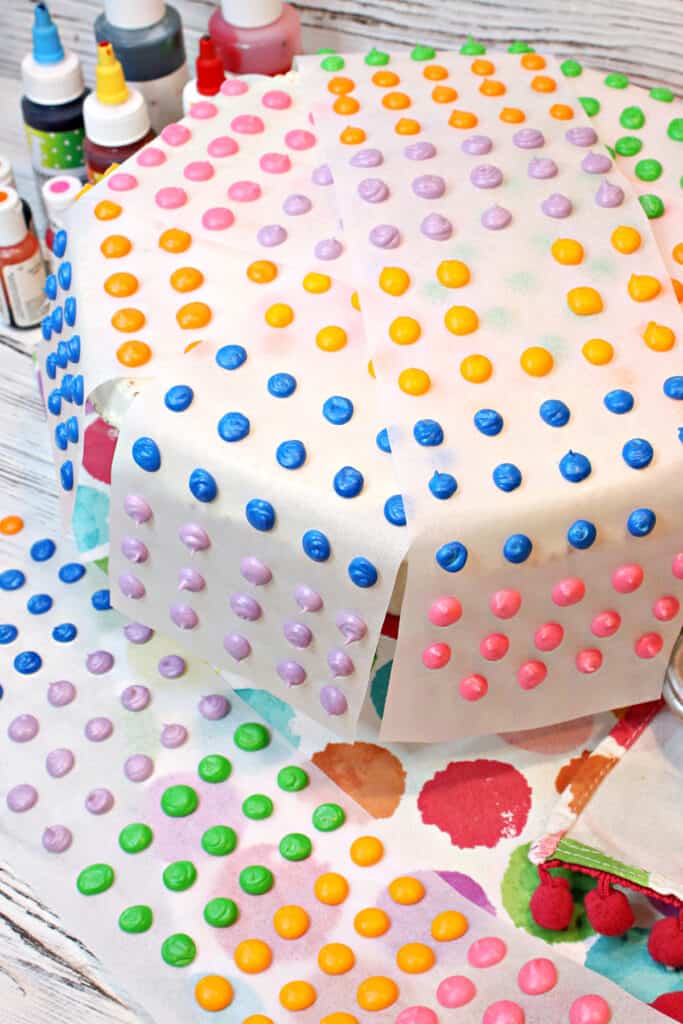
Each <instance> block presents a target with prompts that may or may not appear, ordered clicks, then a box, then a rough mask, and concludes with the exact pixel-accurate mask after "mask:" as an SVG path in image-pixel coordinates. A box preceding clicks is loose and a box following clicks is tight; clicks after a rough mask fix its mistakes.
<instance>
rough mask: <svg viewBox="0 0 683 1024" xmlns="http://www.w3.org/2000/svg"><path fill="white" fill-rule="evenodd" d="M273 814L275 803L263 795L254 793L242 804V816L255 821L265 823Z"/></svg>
mask: <svg viewBox="0 0 683 1024" xmlns="http://www.w3.org/2000/svg"><path fill="white" fill-rule="evenodd" d="M272 813H273V801H272V800H271V799H270V797H269V796H265V795H264V794H263V793H253V794H252V795H251V796H248V797H247V798H246V800H245V801H244V802H243V803H242V814H243V815H244V816H245V818H252V819H253V820H254V821H263V820H264V818H269V817H270V816H271V814H272Z"/></svg>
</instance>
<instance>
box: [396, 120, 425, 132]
mask: <svg viewBox="0 0 683 1024" xmlns="http://www.w3.org/2000/svg"><path fill="white" fill-rule="evenodd" d="M394 131H395V132H396V134H397V135H417V134H418V132H421V131H422V125H421V124H420V122H419V121H416V120H415V118H413V117H402V118H400V120H398V121H397V122H396V124H395V125H394Z"/></svg>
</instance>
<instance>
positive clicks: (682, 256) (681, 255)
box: [671, 242, 683, 264]
mask: <svg viewBox="0 0 683 1024" xmlns="http://www.w3.org/2000/svg"><path fill="white" fill-rule="evenodd" d="M671 255H672V257H673V259H674V260H675V262H676V263H681V264H683V242H679V243H678V244H677V245H674V247H673V249H672V250H671Z"/></svg>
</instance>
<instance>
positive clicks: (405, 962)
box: [396, 942, 436, 974]
mask: <svg viewBox="0 0 683 1024" xmlns="http://www.w3.org/2000/svg"><path fill="white" fill-rule="evenodd" d="M435 960H436V957H435V956H434V951H433V949H431V948H430V947H429V946H425V944H424V943H423V942H407V943H406V944H405V946H401V948H400V949H399V951H398V953H397V954H396V963H397V964H398V967H399V969H400V970H402V971H405V973H406V974H424V972H425V971H430V970H431V969H432V967H433V966H434V962H435Z"/></svg>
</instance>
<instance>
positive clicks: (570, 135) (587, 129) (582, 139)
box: [564, 124, 598, 146]
mask: <svg viewBox="0 0 683 1024" xmlns="http://www.w3.org/2000/svg"><path fill="white" fill-rule="evenodd" d="M564 137H565V139H566V140H567V142H571V144H572V145H573V146H594V145H595V143H596V142H597V141H598V137H597V135H596V134H595V130H594V129H593V128H591V126H590V125H588V124H585V125H577V126H576V127H575V128H569V129H567V131H566V132H565V135H564Z"/></svg>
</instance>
